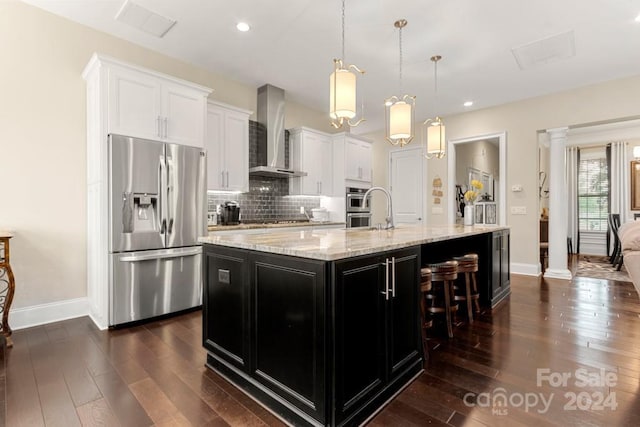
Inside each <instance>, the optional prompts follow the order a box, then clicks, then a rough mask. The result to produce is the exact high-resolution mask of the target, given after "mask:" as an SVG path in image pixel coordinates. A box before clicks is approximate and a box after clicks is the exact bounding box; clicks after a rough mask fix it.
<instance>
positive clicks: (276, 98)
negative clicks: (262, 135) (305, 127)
mask: <svg viewBox="0 0 640 427" xmlns="http://www.w3.org/2000/svg"><path fill="white" fill-rule="evenodd" d="M257 119H258V123H260V124H262V125H264V126H265V127H266V128H267V164H266V165H264V166H256V167H254V168H250V169H249V174H250V175H253V176H270V177H276V178H283V177H295V176H306V175H307V173H306V172H300V171H294V170H291V169H287V168H286V167H285V158H284V90H283V89H280V88H279V87H275V86H272V85H269V84H267V85H264V86H261V87H259V88H258V105H257Z"/></svg>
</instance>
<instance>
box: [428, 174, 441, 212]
mask: <svg viewBox="0 0 640 427" xmlns="http://www.w3.org/2000/svg"><path fill="white" fill-rule="evenodd" d="M431 195H432V196H433V204H434V205H439V204H440V203H442V196H443V195H444V192H443V191H442V179H440V177H439V176H438V175H436V177H435V178H433V191H432V192H431Z"/></svg>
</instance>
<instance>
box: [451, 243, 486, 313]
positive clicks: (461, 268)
mask: <svg viewBox="0 0 640 427" xmlns="http://www.w3.org/2000/svg"><path fill="white" fill-rule="evenodd" d="M453 260H454V261H457V262H458V274H460V273H462V274H464V280H462V277H460V276H458V279H457V281H456V282H455V284H454V294H455V296H454V298H453V299H454V301H464V302H465V303H466V304H467V318H468V319H469V323H471V322H473V312H474V308H475V312H476V313H479V312H480V303H479V302H478V299H479V298H480V294H479V293H478V285H477V283H476V273H477V272H478V254H466V255H463V256H459V257H453ZM460 282H464V285H462V284H461V283H460ZM461 285H462V286H461Z"/></svg>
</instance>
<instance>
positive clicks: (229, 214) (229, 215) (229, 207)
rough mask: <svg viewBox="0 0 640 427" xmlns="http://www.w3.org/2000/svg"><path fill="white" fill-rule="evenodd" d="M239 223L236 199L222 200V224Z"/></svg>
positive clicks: (238, 207) (238, 209) (238, 206)
mask: <svg viewBox="0 0 640 427" xmlns="http://www.w3.org/2000/svg"><path fill="white" fill-rule="evenodd" d="M237 224H240V205H239V204H238V202H236V201H230V202H224V205H223V206H222V225H237Z"/></svg>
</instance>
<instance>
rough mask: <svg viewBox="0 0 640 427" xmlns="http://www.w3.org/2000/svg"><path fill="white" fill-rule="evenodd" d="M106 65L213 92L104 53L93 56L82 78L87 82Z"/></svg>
mask: <svg viewBox="0 0 640 427" xmlns="http://www.w3.org/2000/svg"><path fill="white" fill-rule="evenodd" d="M104 65H112V66H113V65H115V66H119V67H125V68H128V69H131V70H135V71H139V72H141V73H146V74H149V75H152V76H154V77H157V78H160V79H164V80H168V81H172V82H174V83H178V84H180V85H182V86H189V87H192V88H194V89H198V90H201V91H203V92H205V93H207V94H210V93H211V92H213V89H211V88H210V87H206V86H203V85H199V84H197V83H193V82H190V81H188V80H184V79H181V78H178V77H174V76H170V75H169V74H164V73H160V72H158V71H155V70H151V69H149V68H145V67H141V66H139V65H135V64H131V63H129V62H125V61H122V60H119V59H116V58H113V57H111V56H108V55H104V54H102V53H98V52H94V53H93V55H91V59H90V60H89V62H88V63H87V65H86V67H84V70H83V71H82V78H83V79H85V80H87V79H88V78H89V76H90V75H91V74H92V73H93V72H94V71H95V70H97V69H99V68H100V67H102V66H104Z"/></svg>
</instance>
